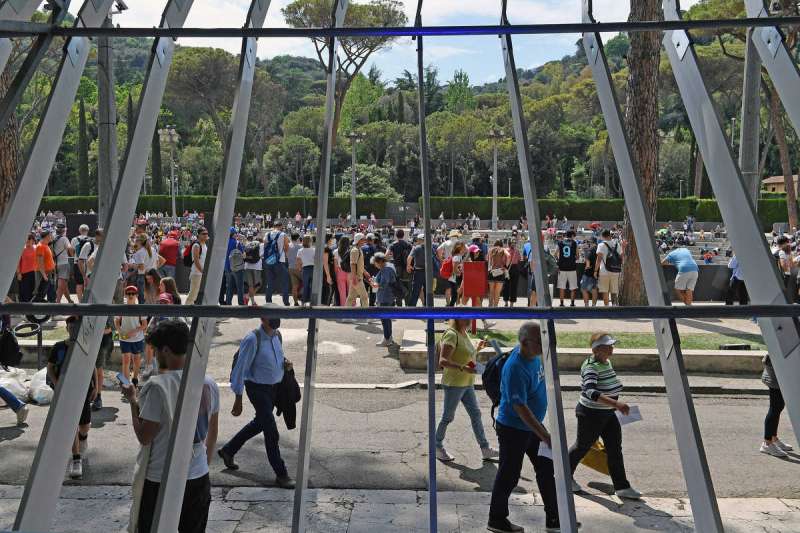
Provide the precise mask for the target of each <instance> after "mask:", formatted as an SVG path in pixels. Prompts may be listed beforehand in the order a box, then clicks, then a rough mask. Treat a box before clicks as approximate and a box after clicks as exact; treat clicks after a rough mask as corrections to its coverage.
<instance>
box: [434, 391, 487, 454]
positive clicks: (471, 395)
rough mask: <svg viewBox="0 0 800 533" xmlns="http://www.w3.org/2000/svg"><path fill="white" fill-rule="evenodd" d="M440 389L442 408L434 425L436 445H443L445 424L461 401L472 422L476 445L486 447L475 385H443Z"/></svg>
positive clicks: (451, 419) (440, 446) (438, 446)
mask: <svg viewBox="0 0 800 533" xmlns="http://www.w3.org/2000/svg"><path fill="white" fill-rule="evenodd" d="M442 389H443V390H444V408H443V409H442V419H441V420H440V421H439V425H438V426H437V427H436V447H437V448H442V447H443V443H444V436H445V434H446V433H447V426H448V425H450V422H452V421H453V419H454V418H455V416H456V408H457V407H458V404H459V403H463V404H464V409H466V410H467V414H468V415H469V419H470V421H471V422H472V433H474V434H475V440H477V441H478V445H479V446H480V447H481V448H488V447H489V441H487V440H486V434H485V433H484V431H483V422H482V421H481V408H480V406H479V405H478V397H477V396H475V387H472V386H470V387H449V386H447V385H443V386H442Z"/></svg>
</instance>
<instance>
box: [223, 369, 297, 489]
mask: <svg viewBox="0 0 800 533" xmlns="http://www.w3.org/2000/svg"><path fill="white" fill-rule="evenodd" d="M244 389H245V392H247V397H248V398H249V399H250V403H251V404H253V407H254V408H255V410H256V416H255V418H253V420H251V421H250V422H248V423H247V425H246V426H245V427H243V428H242V429H240V430H239V433H237V434H236V435H234V437H233V438H232V439H231V440H229V441H228V444H226V445H225V446H223V448H224V449H225V451H226V452H228V453H229V454H231V455H236V453H237V452H238V451H239V450H241V449H242V446H244V444H245V442H247V441H248V440H250V439H252V438H253V437H255V436H256V435H258V434H259V433H263V434H264V446H265V447H266V449H267V459H268V460H269V464H270V465H271V466H272V469H273V470H274V471H275V474H276V475H277V476H278V477H286V476H287V475H288V471H287V470H286V465H285V464H284V462H283V459H282V458H281V450H280V448H279V447H278V439H279V435H278V426H277V424H276V423H275V416H274V415H273V414H272V411H273V410H274V409H275V385H262V384H260V383H253V382H251V381H245V382H244Z"/></svg>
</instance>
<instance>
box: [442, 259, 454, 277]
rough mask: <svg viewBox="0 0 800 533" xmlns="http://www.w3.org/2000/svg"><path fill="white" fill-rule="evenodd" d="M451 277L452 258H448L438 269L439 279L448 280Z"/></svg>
mask: <svg viewBox="0 0 800 533" xmlns="http://www.w3.org/2000/svg"><path fill="white" fill-rule="evenodd" d="M452 275H453V258H452V257H448V258H447V259H445V261H444V263H442V266H441V267H440V268H439V277H440V278H442V279H450V276H452Z"/></svg>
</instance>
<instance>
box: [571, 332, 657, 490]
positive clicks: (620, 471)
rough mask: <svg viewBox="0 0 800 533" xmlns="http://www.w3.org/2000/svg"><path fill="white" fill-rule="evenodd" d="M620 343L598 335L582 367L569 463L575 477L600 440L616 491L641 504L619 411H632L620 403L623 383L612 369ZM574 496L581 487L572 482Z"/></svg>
mask: <svg viewBox="0 0 800 533" xmlns="http://www.w3.org/2000/svg"><path fill="white" fill-rule="evenodd" d="M616 342H617V341H616V339H614V338H613V337H612V336H611V335H609V334H607V333H595V334H593V335H592V337H591V339H590V343H591V347H592V355H590V356H589V358H588V359H586V361H584V362H583V365H581V396H580V398H579V400H578V405H577V407H575V416H576V417H577V418H578V437H577V438H576V440H575V444H573V445H572V447H571V448H570V449H569V462H570V466H571V467H572V473H573V474H574V473H575V468H577V466H578V463H580V462H581V459H583V457H584V456H585V455H586V454H587V452H588V451H589V449H590V448H591V447H592V445H593V444H594V443H595V442H596V441H597V439H598V438H599V437H600V438H602V439H603V445H604V446H605V449H606V455H607V456H608V470H609V473H610V474H611V481H612V482H613V483H614V491H615V493H616V495H617V496H619V497H620V498H628V499H634V500H638V499H639V498H641V496H642V495H641V493H640V492H639V491H637V490H636V489H634V488H633V487H631V484H630V483H629V482H628V478H627V476H626V475H625V462H624V460H623V458H622V428H621V426H620V423H619V419H618V418H617V416H616V413H615V411H619V412H621V413H622V414H625V415H627V414H628V412H629V411H630V408H629V407H628V405H627V404H625V403H623V402H621V401H619V395H620V393H621V392H622V383H621V382H620V380H619V378H618V377H617V373H616V372H615V371H614V368H613V367H612V366H611V361H610V360H609V359H610V358H611V354H613V353H614V344H616ZM572 490H573V492H580V491H581V490H582V489H581V486H580V485H578V483H576V482H575V480H574V479H573V481H572Z"/></svg>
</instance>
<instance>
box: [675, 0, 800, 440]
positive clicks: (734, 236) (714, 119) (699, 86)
mask: <svg viewBox="0 0 800 533" xmlns="http://www.w3.org/2000/svg"><path fill="white" fill-rule="evenodd" d="M663 6H664V17H665V18H666V19H668V20H679V19H680V14H679V11H678V2H677V0H664V4H663ZM680 31H681V32H682V33H686V32H685V31H683V30H680ZM673 33H675V31H668V32H666V33H665V34H664V41H663V44H664V48H665V49H666V51H667V55H668V56H669V61H670V64H671V65H672V71H673V74H674V75H675V81H676V82H677V85H678V90H679V91H680V94H681V97H682V98H683V101H684V105H685V107H686V113H687V115H688V116H689V122H690V124H691V126H692V130H694V133H695V136H696V138H697V145H698V146H699V148H700V152H701V153H702V154H703V161H704V162H705V164H706V169H707V170H708V177H709V180H710V181H711V187H712V188H713V189H714V195H715V196H716V199H717V204H718V205H719V209H720V213H722V219H723V221H724V222H725V225H726V227H727V228H728V235H730V238H731V243H732V244H733V248H734V251H735V253H736V256H737V258H738V259H739V264H740V265H741V266H742V273H743V274H744V281H745V285H746V286H747V290H748V293H749V294H750V297H751V299H752V301H753V303H754V304H767V305H772V304H787V303H788V302H787V300H786V293H785V292H784V286H783V280H782V278H781V276H780V274H779V273H778V270H777V267H776V265H775V261H774V260H773V258H772V254H771V253H770V251H769V248H768V247H767V241H766V239H765V238H764V233H763V232H762V231H761V224H760V222H759V219H758V217H757V216H756V213H755V211H754V209H753V204H752V203H751V202H750V199H749V193H748V191H747V188H746V187H745V185H744V182H743V180H742V174H741V171H740V169H739V166H738V165H737V164H736V162H735V161H734V158H733V155H732V154H731V151H730V147H729V143H728V139H727V138H726V136H725V131H724V129H723V127H722V124H721V123H720V119H719V115H718V114H717V110H716V108H715V106H714V101H713V100H712V99H711V96H710V94H709V92H708V88H707V87H706V84H705V81H704V79H703V76H702V74H701V73H700V68H699V67H698V64H697V56H696V55H695V51H694V48H693V47H690V50H689V53H687V54H686V55H685V56H684V57H683V59H682V60H681V57H680V54H679V53H678V51H677V50H676V49H675V46H674V44H673V39H672V34H673ZM762 59H763V56H762ZM790 101H791V100H790ZM758 324H759V326H760V328H761V334H762V335H763V337H764V340H765V342H766V345H767V348H768V349H769V354H770V359H771V361H772V365H773V367H774V368H775V374H776V376H777V377H778V382H779V383H780V386H781V392H782V393H783V397H784V399H785V400H786V410H787V411H788V412H789V418H790V419H791V421H792V426H793V427H794V431H795V434H796V435H797V436H798V437H800V381H798V380H797V379H796V377H797V376H800V324H798V321H797V318H796V317H781V318H759V320H758Z"/></svg>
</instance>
